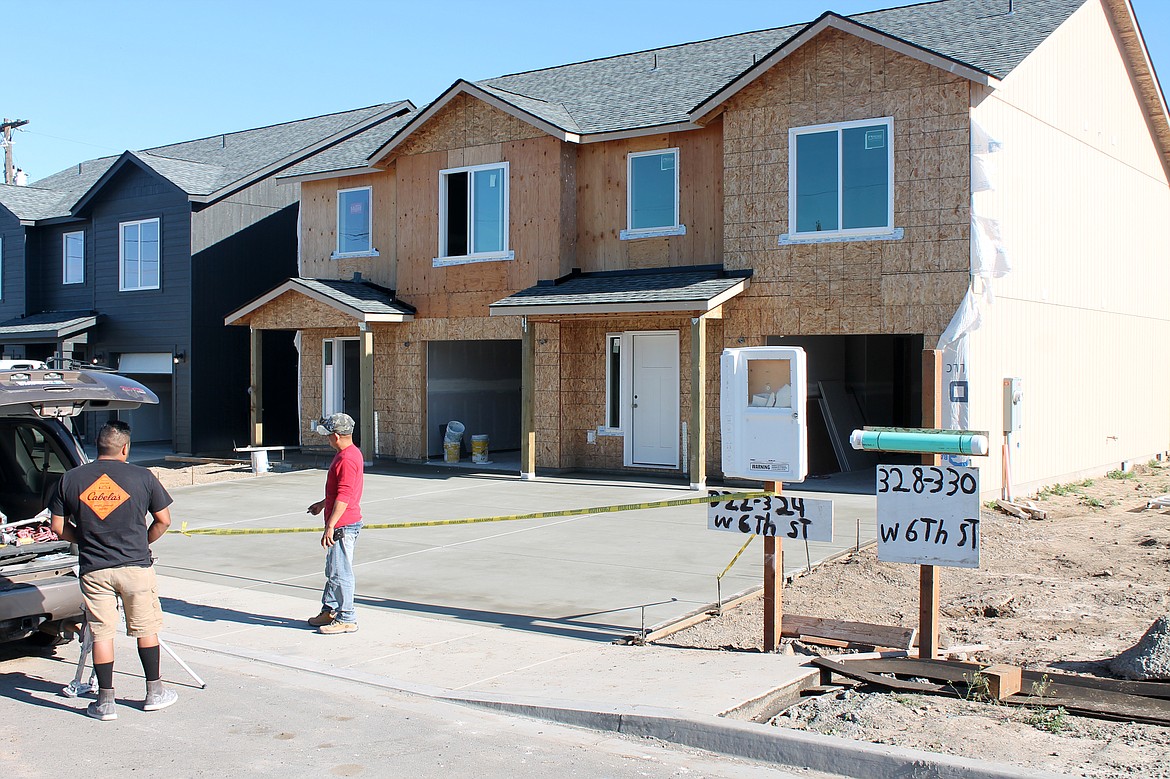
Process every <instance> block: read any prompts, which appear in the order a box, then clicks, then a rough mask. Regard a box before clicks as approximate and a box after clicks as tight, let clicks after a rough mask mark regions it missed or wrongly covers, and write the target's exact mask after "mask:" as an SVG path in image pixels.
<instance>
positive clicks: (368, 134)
mask: <svg viewBox="0 0 1170 779" xmlns="http://www.w3.org/2000/svg"><path fill="white" fill-rule="evenodd" d="M411 116H412V114H409V113H407V114H404V115H402V116H395V117H393V118H391V119H387V120H386V121H384V122H379V123H378V124H376V125H374V126H373V127H371V128H369V129H368V130H363V131H362V132H360V133H358V134H357V135H355V136H353V137H352V138H349V139H346V140H344V141H342V142H341V143H338V144H336V145H334V146H330V147H329V148H328V149H325V150H324V151H321V152H318V153H317V154H314V155H313V156H312V157H309V158H307V159H305V160H303V161H301V162H298V163H297V164H296V165H293V166H292V167H291V168H289V169H288V170H286V171H284V172H283V173H281V174H280V176H278V178H285V177H291V176H310V175H313V174H316V173H329V172H333V171H343V170H350V169H360V168H365V167H367V165H366V160H367V159H368V158H369V156H370V155H371V154H373V153H374V151H375V150H377V149H378V147H380V146H381V145H382V144H384V143H385V142H386V141H387V140H389V139H390V138H392V137H393V136H394V134H395V133H396V132H398V131H399V130H401V129H402V126H403V125H404V124H406V123H407V122H408V121H410V118H411Z"/></svg>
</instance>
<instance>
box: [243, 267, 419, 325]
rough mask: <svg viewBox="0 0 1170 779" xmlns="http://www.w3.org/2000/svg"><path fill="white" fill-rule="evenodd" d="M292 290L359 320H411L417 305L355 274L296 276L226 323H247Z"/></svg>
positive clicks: (246, 305)
mask: <svg viewBox="0 0 1170 779" xmlns="http://www.w3.org/2000/svg"><path fill="white" fill-rule="evenodd" d="M289 292H293V293H298V294H301V295H305V296H306V297H309V298H312V299H313V300H316V301H318V302H320V303H324V304H325V305H327V306H330V307H331V308H334V309H337V310H338V311H340V312H341V313H343V314H345V315H346V316H349V317H352V318H353V319H354V320H356V321H358V322H409V321H411V320H412V319H414V308H413V307H412V306H410V305H407V304H406V303H403V302H402V301H401V300H398V299H396V298H395V295H394V290H390V289H386V288H384V287H379V286H378V285H376V284H371V283H370V282H367V281H363V280H361V279H360V278H355V279H353V280H352V281H340V280H338V279H303V278H299V277H298V278H293V279H289V280H288V281H286V282H284V283H283V284H281V285H280V286H278V287H276V288H274V289H272V290H269V291H268V292H266V293H264V294H263V295H261V296H260V297H258V298H256V299H254V300H252V301H251V302H249V303H246V304H244V305H243V306H242V307H240V308H238V309H236V310H235V311H232V312H231V313H230V314H228V315H227V316H226V317H224V324H227V325H246V324H248V322H249V320H250V319H251V316H252V314H253V313H255V312H256V311H257V310H258V309H260V308H262V307H263V306H265V305H267V304H269V303H271V302H272V301H274V300H276V299H277V298H279V297H280V296H282V295H284V294H286V293H289Z"/></svg>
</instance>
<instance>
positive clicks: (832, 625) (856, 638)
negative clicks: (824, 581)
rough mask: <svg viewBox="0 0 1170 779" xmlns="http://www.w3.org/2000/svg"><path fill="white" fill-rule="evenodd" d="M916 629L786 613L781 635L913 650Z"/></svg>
mask: <svg viewBox="0 0 1170 779" xmlns="http://www.w3.org/2000/svg"><path fill="white" fill-rule="evenodd" d="M917 632H918V631H917V629H916V628H906V627H899V626H896V625H874V624H871V623H869V622H846V621H844V620H839V619H826V618H823V617H805V616H802V615H799V614H785V615H784V621H783V623H782V624H781V626H780V634H781V635H782V636H785V637H787V638H802V637H805V636H808V637H817V638H823V639H828V640H830V641H845V642H847V643H850V644H862V645H865V646H884V647H890V648H891V649H909V648H910V647H912V646H913V645H914V638H915V636H916V635H917Z"/></svg>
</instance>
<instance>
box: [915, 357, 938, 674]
mask: <svg viewBox="0 0 1170 779" xmlns="http://www.w3.org/2000/svg"><path fill="white" fill-rule="evenodd" d="M941 390H942V352H941V351H940V350H938V349H924V350H923V351H922V426H923V427H927V428H934V429H938V428H941V427H942V398H941V397H940V395H939V393H940V391H941ZM940 462H942V458H941V457H939V456H938V455H937V454H924V455H922V464H923V465H934V466H937V465H938V464H939V463H940ZM938 650H939V646H938V570H937V568H936V567H935V566H933V565H924V566H922V567H921V568H920V569H919V571H918V658H919V659H923V658H925V659H928V660H933V659H934V656H935V655H936V654H937V653H938Z"/></svg>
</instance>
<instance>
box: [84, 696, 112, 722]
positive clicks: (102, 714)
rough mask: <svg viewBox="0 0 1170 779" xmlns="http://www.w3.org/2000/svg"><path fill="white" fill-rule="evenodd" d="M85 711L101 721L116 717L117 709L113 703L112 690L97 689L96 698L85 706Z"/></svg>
mask: <svg viewBox="0 0 1170 779" xmlns="http://www.w3.org/2000/svg"><path fill="white" fill-rule="evenodd" d="M85 713H86V714H88V715H89V716H91V717H93V718H94V719H97V720H101V721H102V722H108V721H109V720H112V719H118V709H117V705H116V704H115V703H114V691H113V690H98V699H97V700H96V701H94V702H93V703H91V704H89V706H87V707H86V709H85Z"/></svg>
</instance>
